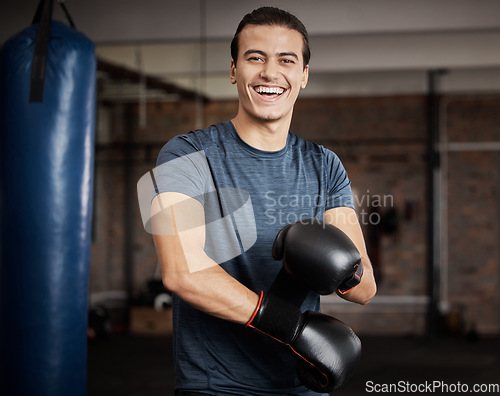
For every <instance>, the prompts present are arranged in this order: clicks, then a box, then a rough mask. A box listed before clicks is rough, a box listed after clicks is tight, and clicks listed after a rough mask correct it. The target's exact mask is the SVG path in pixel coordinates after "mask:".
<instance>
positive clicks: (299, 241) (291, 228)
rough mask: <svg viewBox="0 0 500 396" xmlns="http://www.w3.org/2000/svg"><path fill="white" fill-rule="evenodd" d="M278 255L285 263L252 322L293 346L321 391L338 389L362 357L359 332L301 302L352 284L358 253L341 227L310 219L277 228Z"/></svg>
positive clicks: (308, 379)
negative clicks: (303, 308)
mask: <svg viewBox="0 0 500 396" xmlns="http://www.w3.org/2000/svg"><path fill="white" fill-rule="evenodd" d="M273 257H274V258H275V259H277V260H280V259H283V267H282V269H281V271H280V272H279V274H278V276H277V277H276V279H275V280H274V282H273V284H272V286H271V288H270V289H269V291H268V292H266V293H265V294H264V293H263V292H261V295H260V299H259V304H258V306H257V308H256V310H255V312H254V314H253V316H252V318H251V319H250V320H249V322H248V323H247V326H248V327H251V328H253V329H255V330H258V331H260V332H261V333H264V334H266V335H267V336H270V337H272V338H274V339H275V340H277V341H279V342H281V343H284V344H286V345H288V346H289V347H290V348H291V350H292V351H293V352H294V354H295V356H296V357H298V358H299V359H298V361H299V363H298V365H297V372H298V376H299V379H300V380H301V382H302V383H303V384H304V385H305V386H307V387H308V388H310V389H312V390H315V391H317V392H330V391H332V390H334V389H337V388H338V387H339V386H341V385H342V384H343V383H344V382H345V380H346V379H347V378H348V377H349V376H350V375H351V373H352V372H353V370H354V368H355V367H356V365H357V363H358V361H359V358H360V354H361V343H360V341H359V338H358V337H357V336H356V335H355V334H354V332H353V331H352V330H351V329H350V328H349V327H348V326H346V325H345V324H343V323H342V322H340V321H338V320H337V319H334V318H332V317H330V316H327V315H322V314H317V313H315V312H310V311H307V312H305V313H302V312H301V310H300V307H301V305H302V303H303V302H304V299H305V297H306V296H307V294H308V293H309V291H310V290H312V291H315V292H317V293H320V294H329V293H332V292H333V291H335V290H337V289H339V288H342V289H344V287H347V286H348V287H353V286H351V285H352V283H353V282H352V281H351V279H352V278H353V277H354V276H355V271H356V269H357V268H359V266H360V261H361V258H360V256H359V253H358V251H357V249H356V248H355V246H354V244H353V243H352V242H351V240H350V239H349V238H348V237H347V235H345V234H344V233H343V232H342V231H340V230H339V229H337V228H336V227H334V226H330V225H328V224H325V223H322V222H319V221H317V220H307V221H301V222H297V223H293V224H290V225H288V226H286V227H284V228H283V229H282V230H281V231H280V232H279V233H278V235H277V237H276V239H275V242H274V245H273ZM354 282H355V281H354ZM358 283H359V280H358ZM356 284H357V283H356Z"/></svg>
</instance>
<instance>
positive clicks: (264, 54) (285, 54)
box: [243, 49, 299, 60]
mask: <svg viewBox="0 0 500 396" xmlns="http://www.w3.org/2000/svg"><path fill="white" fill-rule="evenodd" d="M250 54H259V55H262V56H267V54H266V53H265V52H264V51H261V50H257V49H249V50H248V51H245V53H244V54H243V56H247V55H250ZM276 55H277V56H278V57H282V56H291V57H293V58H295V59H297V60H299V56H298V55H297V54H296V53H295V52H279V53H277V54H276Z"/></svg>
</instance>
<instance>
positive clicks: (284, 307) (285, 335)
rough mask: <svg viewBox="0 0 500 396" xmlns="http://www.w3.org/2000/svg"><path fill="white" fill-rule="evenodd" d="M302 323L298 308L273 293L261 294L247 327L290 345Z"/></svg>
mask: <svg viewBox="0 0 500 396" xmlns="http://www.w3.org/2000/svg"><path fill="white" fill-rule="evenodd" d="M302 321H303V320H302V312H301V311H300V309H299V308H298V307H297V306H295V305H293V304H290V303H288V302H286V301H285V300H283V299H282V298H280V297H278V296H275V295H273V294H272V293H267V294H263V293H262V292H261V299H260V300H259V304H258V305H257V309H256V311H255V312H254V314H253V315H252V318H251V319H250V321H249V322H248V323H247V325H246V326H247V327H251V328H253V329H255V330H258V331H260V332H261V333H264V334H266V335H268V336H270V337H272V338H274V339H276V340H278V341H280V342H282V343H284V344H289V343H290V342H291V341H292V340H293V339H294V338H295V336H296V334H297V332H298V330H299V329H300V327H301V325H302Z"/></svg>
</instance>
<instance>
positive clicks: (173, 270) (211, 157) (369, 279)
mask: <svg viewBox="0 0 500 396" xmlns="http://www.w3.org/2000/svg"><path fill="white" fill-rule="evenodd" d="M231 56H232V61H231V68H230V79H231V82H232V83H233V84H236V87H237V90H238V96H239V109H238V114H237V115H236V116H235V118H234V119H232V120H231V121H227V122H224V123H221V124H218V125H214V126H211V127H209V128H207V129H204V130H199V131H194V132H191V133H189V134H186V135H180V136H177V137H176V138H174V139H172V140H171V141H169V142H168V143H167V144H166V145H165V146H164V147H163V149H162V150H161V152H160V154H159V157H158V167H157V168H156V169H155V177H156V180H155V181H156V185H155V189H156V192H157V195H156V196H155V197H154V199H153V201H152V208H151V214H152V220H153V221H152V227H153V229H152V231H151V232H152V233H153V236H154V242H155V246H156V250H157V253H158V257H159V261H160V263H161V267H162V277H163V281H164V284H165V286H166V288H167V289H169V290H170V291H171V292H172V294H173V296H174V306H173V315H174V359H175V376H176V377H175V378H176V394H178V395H199V394H202V395H203V394H205V395H308V394H315V395H316V394H317V393H315V392H312V391H311V390H309V389H307V388H306V387H305V386H304V385H303V384H302V383H301V380H299V378H298V376H297V371H296V368H297V360H296V359H295V358H294V356H293V355H294V354H293V353H291V351H290V349H292V352H295V353H296V354H298V353H297V350H296V349H297V348H298V347H296V346H293V345H292V346H291V348H289V346H290V345H289V340H286V341H284V340H283V339H280V337H279V336H278V335H276V334H273V330H272V329H271V330H270V331H267V328H269V326H267V327H266V326H264V325H263V326H264V327H266V330H265V331H263V330H262V328H259V323H260V322H267V323H271V325H270V328H274V327H275V326H277V327H280V326H282V322H283V321H285V322H286V321H287V318H286V317H285V318H283V317H279V315H280V312H281V313H282V312H288V311H287V309H288V308H290V307H291V305H290V306H289V305H287V304H288V303H287V302H286V301H284V302H283V310H282V309H281V307H279V306H278V308H276V306H275V309H274V311H277V312H278V313H277V316H276V318H273V314H268V311H269V312H270V311H272V310H271V309H268V310H267V311H266V312H264V304H268V303H269V298H268V299H267V300H266V297H264V299H263V298H262V295H264V296H268V294H266V293H267V291H268V290H270V288H271V289H272V285H273V281H274V280H275V279H277V278H278V277H279V276H278V274H279V273H280V269H281V267H282V265H284V264H282V262H281V261H280V260H275V259H273V254H272V251H273V242H274V241H275V238H276V235H277V234H278V233H279V232H280V230H281V229H283V227H286V226H287V225H288V224H289V223H294V222H297V221H302V220H306V219H311V218H314V219H317V220H321V221H324V223H330V224H333V225H335V226H336V227H337V228H338V229H340V230H342V231H343V232H344V233H345V234H346V235H347V236H348V237H349V238H350V240H351V241H352V242H353V243H354V245H355V247H356V248H357V251H359V254H360V255H361V266H362V268H363V270H364V273H363V276H362V277H361V281H360V282H359V284H358V285H357V286H356V287H354V288H353V289H352V290H351V291H348V292H346V293H345V294H340V293H339V295H340V296H341V297H342V298H345V299H347V300H349V301H353V302H356V303H360V304H365V303H367V302H368V301H369V300H370V299H371V298H372V297H373V296H374V294H375V291H376V286H375V282H374V278H373V272H372V268H371V264H370V261H369V259H368V257H367V254H366V248H365V244H364V240H363V235H362V233H361V229H360V226H359V223H358V221H357V218H356V215H355V213H354V209H353V199H352V195H351V190H350V181H349V179H348V177H347V174H346V172H345V170H344V168H343V166H342V164H341V163H340V160H339V159H338V157H337V156H336V155H335V154H334V153H333V152H331V151H329V150H326V149H325V148H323V147H322V146H319V145H317V144H313V143H310V142H307V141H305V140H303V139H300V138H298V137H297V136H295V135H293V134H292V133H290V132H289V127H290V123H291V119H292V113H293V107H294V104H295V101H296V100H297V97H298V95H299V92H300V90H301V89H303V88H305V87H306V85H307V81H308V76H309V65H308V63H309V57H310V51H309V43H308V37H307V32H306V29H305V27H304V26H303V24H302V23H301V22H300V21H299V20H298V19H297V18H296V17H294V16H293V15H291V14H289V13H287V12H285V11H282V10H279V9H276V8H271V7H263V8H260V9H258V10H254V11H253V12H252V13H250V14H247V15H246V16H245V17H244V18H243V20H242V21H241V22H240V25H239V26H238V29H237V31H236V34H235V36H234V38H233V42H232V44H231ZM306 223H307V221H306ZM314 232H315V231H314ZM314 232H313V233H314ZM313 233H311V234H313ZM308 234H309V231H306V233H305V234H304V236H302V237H300V238H299V239H298V240H296V241H294V242H293V244H294V245H301V244H302V241H303V240H307V239H308V238H309V237H308ZM321 235H322V234H321ZM290 238H291V237H290ZM321 238H322V236H319V235H318V237H314V238H312V237H311V240H310V241H308V243H305V245H307V246H308V245H312V248H310V249H309V248H308V247H306V248H305V249H309V250H310V251H308V252H307V255H310V257H311V258H313V259H312V260H311V263H312V262H313V261H314V257H316V256H315V254H316V251H321V250H322V249H323V244H321V245H319V242H318V240H320V239H321ZM313 239H314V240H313ZM282 243H286V241H285V242H283V241H282ZM288 243H289V244H291V243H292V242H288ZM315 243H316V244H317V246H316V247H315V246H314V244H315ZM329 243H330V242H329V240H327V241H326V242H325V244H326V245H328V244H329ZM301 249H302V247H301ZM278 250H279V249H278ZM341 250H342V249H341ZM354 250H355V249H354ZM277 255H278V256H279V254H277ZM275 256H276V255H275ZM308 257H309V256H308ZM275 258H276V257H275ZM291 259H292V258H290V260H291ZM321 260H323V259H321ZM321 260H320V261H321ZM298 261H299V262H298V263H297V264H298V265H299V266H301V267H302V268H305V271H306V272H305V273H306V274H308V273H309V272H308V269H307V267H306V266H307V265H309V264H308V263H304V261H307V262H309V260H298ZM312 265H313V264H311V266H312ZM319 265H320V266H323V263H320V264H319ZM328 265H329V264H328ZM335 265H336V264H335ZM328 268H330V267H328ZM322 270H323V269H322ZM328 271H329V269H328ZM350 275H352V271H351V272H350ZM306 276H307V275H306ZM343 277H346V278H347V275H341V278H343ZM297 279H298V281H299V283H300V279H299V277H297ZM339 280H342V279H339ZM358 281H359V279H358ZM294 282H295V281H294ZM292 283H293V282H292ZM285 284H287V285H288V286H286V287H285V288H288V290H287V292H286V293H290V294H291V295H292V296H293V295H294V293H295V291H294V289H293V288H290V287H289V284H288V283H287V281H286V282H285ZM293 284H295V283H293ZM300 287H301V286H300ZM309 289H310V290H313V288H311V287H309ZM262 291H264V292H263V294H262V293H261V292H262ZM286 293H285V294H286ZM297 293H298V292H297ZM285 300H286V298H285ZM298 300H300V301H299V303H298V304H296V305H297V306H299V307H300V309H301V311H306V310H309V311H319V295H318V293H317V292H315V291H314V290H313V291H309V292H307V293H306V294H305V295H304V297H303V298H302V297H301V298H298ZM269 304H270V303H269ZM292 305H293V304H292ZM290 309H291V311H290V312H295V311H293V309H292V308H290ZM299 314H300V313H299ZM293 315H295V313H294V314H293ZM293 315H292V316H293ZM299 316H300V315H299ZM264 317H265V320H264V319H263V318H264ZM328 320H329V319H328ZM298 321H299V322H300V325H296V326H295V325H294V326H292V327H293V331H292V333H293V337H292V338H294V339H295V338H296V337H297V334H296V333H297V329H299V328H302V327H303V326H305V325H304V319H303V318H299V319H298ZM258 322H259V323H258ZM246 325H248V326H246ZM283 326H284V325H283ZM328 326H329V325H328ZM249 327H251V328H256V329H257V330H261V331H260V332H256V331H252V329H250V328H249ZM333 331H335V330H333ZM261 332H263V333H266V334H267V335H270V337H265V336H263V335H262V334H259V333H261ZM278 333H279V332H278ZM325 336H327V335H325ZM321 342H326V341H323V340H321ZM339 342H340V341H339ZM325 345H326V344H325ZM312 355H314V353H312ZM300 357H301V358H303V356H300ZM314 359H315V356H311V358H310V359H309V358H306V359H305V360H306V361H307V362H309V360H312V361H314ZM309 387H310V388H311V386H309ZM313 388H314V387H313ZM325 389H326V388H325Z"/></svg>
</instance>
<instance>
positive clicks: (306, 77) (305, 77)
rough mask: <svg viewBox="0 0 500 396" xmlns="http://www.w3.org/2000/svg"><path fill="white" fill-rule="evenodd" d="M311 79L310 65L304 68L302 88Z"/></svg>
mask: <svg viewBox="0 0 500 396" xmlns="http://www.w3.org/2000/svg"><path fill="white" fill-rule="evenodd" d="M308 81H309V65H307V66H306V67H305V68H304V71H303V73H302V82H301V83H300V88H302V89H304V88H305V87H306V86H307V82H308Z"/></svg>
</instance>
